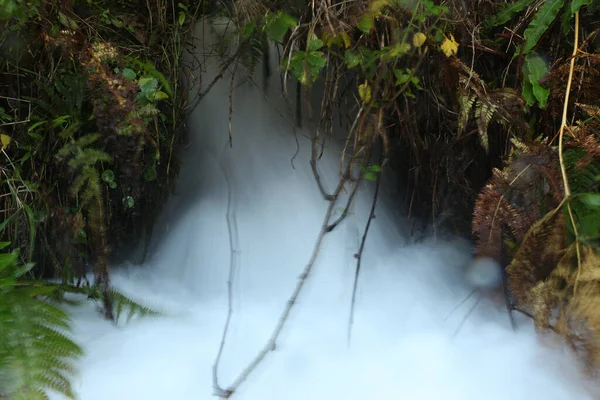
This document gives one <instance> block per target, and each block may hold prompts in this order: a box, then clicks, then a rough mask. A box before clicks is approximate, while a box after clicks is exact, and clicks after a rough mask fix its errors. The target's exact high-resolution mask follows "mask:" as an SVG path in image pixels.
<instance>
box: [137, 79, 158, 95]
mask: <svg viewBox="0 0 600 400" xmlns="http://www.w3.org/2000/svg"><path fill="white" fill-rule="evenodd" d="M138 85H139V86H140V89H141V90H142V92H144V93H151V92H153V91H154V90H156V88H157V87H158V79H156V78H140V80H139V81H138Z"/></svg>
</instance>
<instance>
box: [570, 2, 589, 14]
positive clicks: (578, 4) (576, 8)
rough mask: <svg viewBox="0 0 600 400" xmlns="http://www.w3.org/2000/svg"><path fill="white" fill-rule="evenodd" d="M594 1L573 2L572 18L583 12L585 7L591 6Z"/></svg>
mask: <svg viewBox="0 0 600 400" xmlns="http://www.w3.org/2000/svg"><path fill="white" fill-rule="evenodd" d="M593 2H594V0H573V1H572V2H571V17H572V16H573V15H575V13H577V12H579V10H581V7H583V6H589V5H590V4H592V3H593Z"/></svg>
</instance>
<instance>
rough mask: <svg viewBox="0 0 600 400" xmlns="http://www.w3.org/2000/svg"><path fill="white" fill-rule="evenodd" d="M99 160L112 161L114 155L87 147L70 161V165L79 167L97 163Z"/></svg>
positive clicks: (73, 167)
mask: <svg viewBox="0 0 600 400" xmlns="http://www.w3.org/2000/svg"><path fill="white" fill-rule="evenodd" d="M98 161H100V162H107V163H110V162H112V157H111V156H110V155H109V154H108V153H106V152H104V151H102V150H97V149H91V148H86V149H83V150H81V152H79V154H77V156H75V157H74V158H73V159H71V161H69V167H71V168H72V169H77V168H79V167H82V166H84V165H95V164H96V163H97V162H98Z"/></svg>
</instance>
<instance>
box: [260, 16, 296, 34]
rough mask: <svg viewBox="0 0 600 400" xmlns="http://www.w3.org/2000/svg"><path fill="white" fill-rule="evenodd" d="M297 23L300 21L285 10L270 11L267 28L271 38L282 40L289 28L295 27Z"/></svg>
mask: <svg viewBox="0 0 600 400" xmlns="http://www.w3.org/2000/svg"><path fill="white" fill-rule="evenodd" d="M297 23H298V21H297V20H296V19H295V18H294V17H292V16H291V15H288V14H286V13H284V12H283V11H278V12H277V13H271V12H270V13H268V14H267V23H266V26H265V29H266V30H267V35H268V37H269V39H271V40H273V41H276V42H281V41H282V40H283V37H284V36H285V34H286V33H287V32H288V31H289V29H291V28H293V27H295V26H296V25H297Z"/></svg>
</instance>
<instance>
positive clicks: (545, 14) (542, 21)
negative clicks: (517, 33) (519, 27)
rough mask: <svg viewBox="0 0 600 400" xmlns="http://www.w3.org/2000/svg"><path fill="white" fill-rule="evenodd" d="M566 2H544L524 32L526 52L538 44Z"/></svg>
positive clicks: (557, 0) (555, 0) (558, 0)
mask: <svg viewBox="0 0 600 400" xmlns="http://www.w3.org/2000/svg"><path fill="white" fill-rule="evenodd" d="M564 3H565V0H546V1H544V3H542V5H541V6H540V8H539V9H538V11H537V13H536V14H535V15H534V17H533V20H531V22H530V23H529V26H527V29H525V32H524V33H523V36H524V37H525V43H524V46H523V53H524V54H527V53H529V52H530V51H531V50H532V49H533V48H534V47H535V46H536V45H537V43H538V42H539V40H540V39H541V37H542V35H543V34H544V32H546V30H547V29H548V27H549V26H550V24H552V22H554V20H555V19H556V16H557V15H558V12H559V11H560V9H561V8H562V6H563V5H564Z"/></svg>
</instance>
